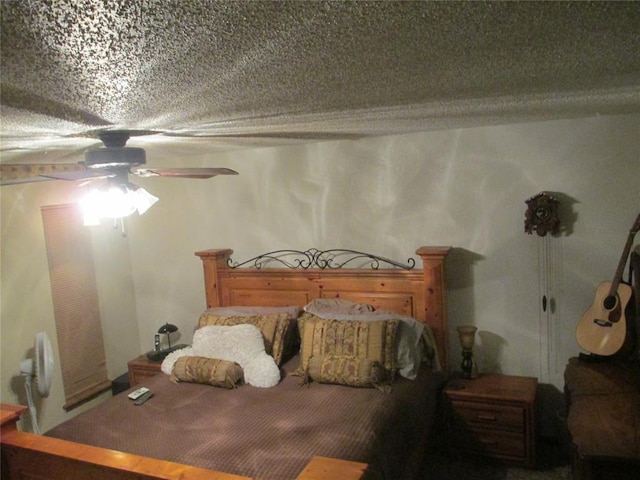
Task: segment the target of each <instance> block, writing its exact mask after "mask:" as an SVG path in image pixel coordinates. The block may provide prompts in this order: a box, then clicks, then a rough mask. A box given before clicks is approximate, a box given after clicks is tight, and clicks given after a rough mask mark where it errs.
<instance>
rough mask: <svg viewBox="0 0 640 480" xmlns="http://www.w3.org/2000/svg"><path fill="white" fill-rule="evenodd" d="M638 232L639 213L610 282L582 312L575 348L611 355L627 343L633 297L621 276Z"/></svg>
mask: <svg viewBox="0 0 640 480" xmlns="http://www.w3.org/2000/svg"><path fill="white" fill-rule="evenodd" d="M638 230H640V214H639V215H638V218H636V221H635V223H634V224H633V227H631V230H630V231H629V236H628V238H627V243H626V245H625V247H624V251H623V252H622V257H621V258H620V262H619V263H618V268H617V269H616V273H615V275H614V277H613V281H611V282H602V283H601V284H600V285H598V287H597V288H596V293H595V298H594V300H593V304H592V305H591V307H589V309H588V310H587V311H586V312H585V313H584V315H583V316H582V319H581V320H580V322H579V323H578V326H577V328H576V340H577V341H578V345H580V347H581V348H582V349H584V350H586V351H587V352H589V353H592V354H594V355H602V356H611V355H614V354H616V353H618V352H619V351H620V350H621V349H622V347H623V346H624V344H625V341H627V338H628V335H627V333H628V332H627V322H626V318H625V311H626V309H627V305H628V304H629V300H631V297H632V289H631V287H630V286H629V285H627V284H626V283H623V282H622V274H623V272H624V267H625V265H626V263H627V258H628V257H629V252H630V250H631V244H632V243H633V238H634V237H635V234H636V232H637V231H638Z"/></svg>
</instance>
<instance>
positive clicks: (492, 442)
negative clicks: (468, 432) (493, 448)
mask: <svg viewBox="0 0 640 480" xmlns="http://www.w3.org/2000/svg"><path fill="white" fill-rule="evenodd" d="M480 443H482V444H484V445H497V444H498V442H497V441H496V440H492V439H488V438H481V439H480Z"/></svg>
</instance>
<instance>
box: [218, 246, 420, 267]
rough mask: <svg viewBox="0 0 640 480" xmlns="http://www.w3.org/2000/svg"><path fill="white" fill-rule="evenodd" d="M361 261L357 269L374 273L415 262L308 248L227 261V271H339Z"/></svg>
mask: <svg viewBox="0 0 640 480" xmlns="http://www.w3.org/2000/svg"><path fill="white" fill-rule="evenodd" d="M358 261H362V262H363V263H360V264H359V265H358V268H365V267H366V266H367V265H368V266H369V267H371V269H372V270H378V269H379V268H380V266H381V265H387V266H388V267H396V268H401V269H405V270H411V269H413V267H415V264H416V261H415V260H414V259H413V258H409V259H408V260H407V263H400V262H396V261H394V260H389V259H388V258H384V257H379V256H377V255H373V254H370V253H365V252H359V251H357V250H345V249H336V248H334V249H330V250H319V249H317V248H310V249H308V250H304V251H303V250H274V251H273V252H268V253H263V254H261V255H258V256H256V257H253V258H250V259H249V260H245V261H244V262H234V261H233V260H232V259H231V258H228V259H227V266H228V267H229V268H240V267H246V266H250V267H253V268H256V269H261V268H262V267H265V266H267V264H270V263H272V262H273V263H275V264H276V265H277V266H284V267H287V268H291V269H298V268H299V269H304V270H306V269H310V268H319V269H322V270H325V269H331V270H333V269H340V268H345V267H347V266H352V265H354V264H355V263H356V262H358Z"/></svg>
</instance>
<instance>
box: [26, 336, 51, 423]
mask: <svg viewBox="0 0 640 480" xmlns="http://www.w3.org/2000/svg"><path fill="white" fill-rule="evenodd" d="M20 373H21V374H22V375H24V377H25V380H24V389H25V390H26V392H27V402H28V403H29V413H30V415H31V424H32V427H33V432H34V433H38V434H39V433H40V427H39V426H38V415H37V412H36V407H35V405H34V403H33V383H34V380H35V384H36V389H37V390H38V393H39V394H40V396H41V397H48V396H49V391H50V390H51V379H52V377H53V348H52V347H51V340H49V336H48V335H47V332H39V333H37V334H36V342H35V361H34V359H33V358H27V359H26V360H23V361H22V362H20Z"/></svg>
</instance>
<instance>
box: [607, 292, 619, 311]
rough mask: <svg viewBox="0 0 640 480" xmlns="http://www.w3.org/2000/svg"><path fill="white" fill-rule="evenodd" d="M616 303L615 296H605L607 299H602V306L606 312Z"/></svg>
mask: <svg viewBox="0 0 640 480" xmlns="http://www.w3.org/2000/svg"><path fill="white" fill-rule="evenodd" d="M616 303H618V300H617V299H616V297H615V295H607V298H605V299H604V302H603V305H604V308H606V309H607V310H613V307H615V306H616Z"/></svg>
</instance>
